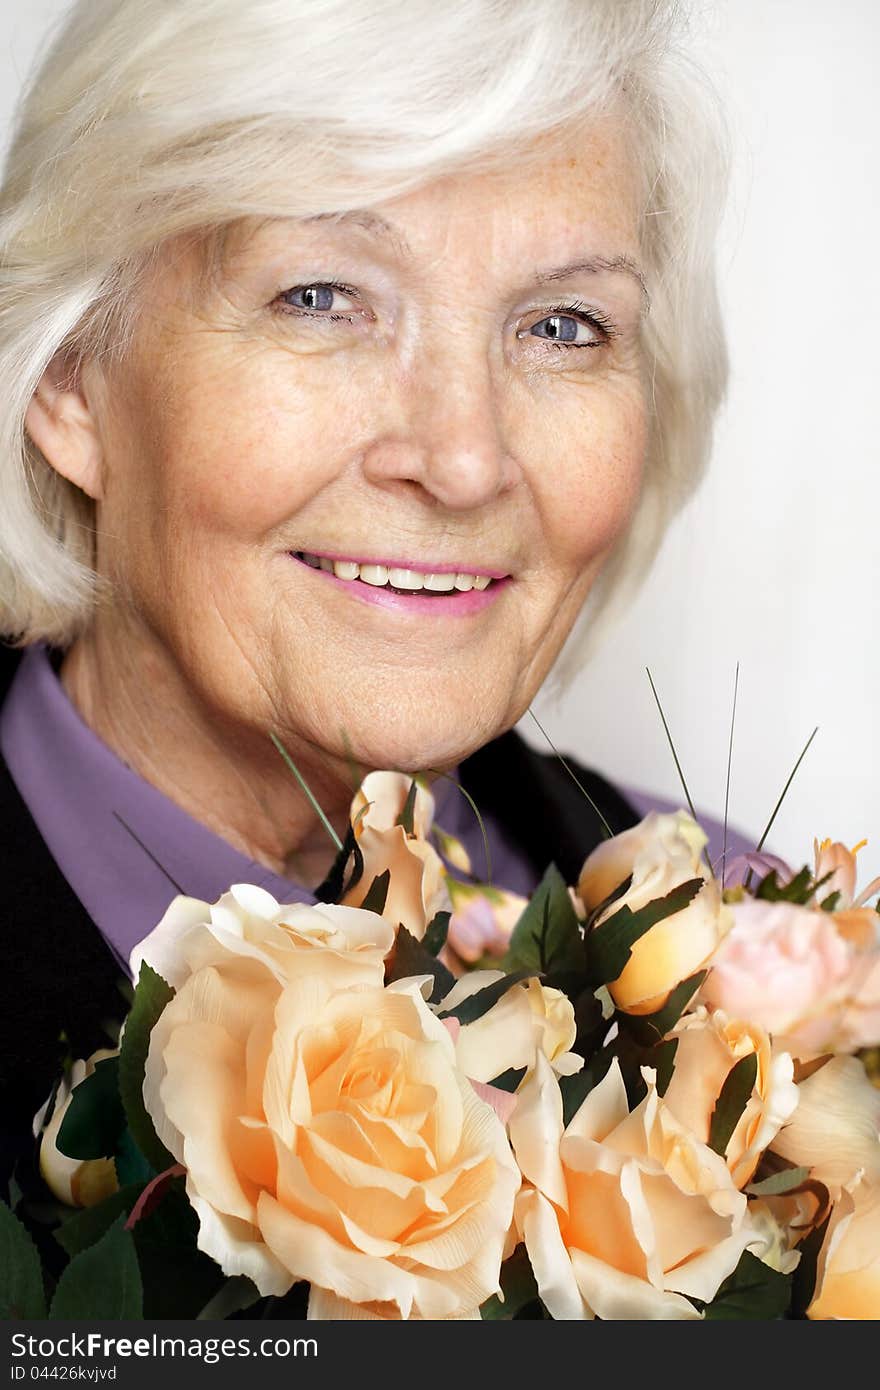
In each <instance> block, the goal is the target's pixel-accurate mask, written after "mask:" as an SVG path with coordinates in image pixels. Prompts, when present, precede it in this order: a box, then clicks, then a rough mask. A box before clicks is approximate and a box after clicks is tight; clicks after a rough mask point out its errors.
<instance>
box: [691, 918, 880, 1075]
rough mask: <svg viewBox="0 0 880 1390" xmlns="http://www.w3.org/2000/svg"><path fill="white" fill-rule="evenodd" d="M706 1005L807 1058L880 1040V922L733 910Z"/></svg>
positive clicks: (705, 997) (714, 965) (703, 995)
mask: <svg viewBox="0 0 880 1390" xmlns="http://www.w3.org/2000/svg"><path fill="white" fill-rule="evenodd" d="M700 998H701V999H702V1000H703V1001H704V1002H705V1003H707V1004H709V1005H711V1006H712V1007H713V1008H720V1009H724V1011H725V1012H726V1013H728V1014H730V1015H732V1016H733V1017H736V1018H748V1019H751V1020H752V1021H753V1022H754V1023H758V1024H760V1025H761V1026H762V1027H764V1028H765V1029H766V1030H767V1032H768V1033H771V1034H772V1035H773V1039H774V1042H775V1043H776V1044H777V1045H778V1046H779V1047H784V1048H785V1049H786V1050H787V1051H789V1052H791V1053H792V1054H793V1055H794V1056H795V1057H799V1058H802V1059H806V1058H812V1057H816V1056H819V1055H820V1054H821V1053H823V1052H853V1051H855V1050H856V1048H859V1047H864V1046H867V1045H869V1044H871V1043H875V1042H877V1041H880V916H878V915H877V913H876V912H874V911H873V910H872V909H867V908H863V909H851V910H847V911H842V912H823V911H821V909H819V908H815V907H809V906H806V907H801V906H798V905H797V904H794V903H787V902H765V901H763V900H757V899H752V898H746V899H745V900H744V901H743V902H740V903H735V904H733V929H732V930H731V932H730V934H729V935H728V936H727V938H726V940H725V941H724V942H723V943H722V945H721V946H720V947H719V949H718V951H717V953H716V955H715V958H714V960H713V961H712V969H711V971H710V972H709V975H708V977H707V978H706V980H705V981H704V983H703V987H702V989H701V991H700Z"/></svg>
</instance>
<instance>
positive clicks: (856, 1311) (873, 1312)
mask: <svg viewBox="0 0 880 1390" xmlns="http://www.w3.org/2000/svg"><path fill="white" fill-rule="evenodd" d="M807 1317H808V1318H813V1319H826V1318H846V1319H859V1320H864V1321H874V1320H876V1319H877V1318H880V1186H878V1185H877V1184H876V1183H871V1182H867V1181H865V1180H864V1179H859V1180H856V1181H855V1182H854V1183H853V1184H852V1185H851V1186H850V1187H848V1188H846V1189H845V1190H844V1192H843V1193H842V1194H841V1196H840V1198H839V1200H838V1201H837V1202H836V1203H835V1205H834V1209H833V1211H832V1213H831V1219H830V1220H829V1222H828V1230H827V1231H826V1233H825V1239H824V1241H823V1242H822V1249H821V1250H820V1252H819V1259H818V1262H817V1265H816V1288H815V1292H814V1294H813V1301H812V1303H811V1304H810V1306H809V1308H808V1309H807Z"/></svg>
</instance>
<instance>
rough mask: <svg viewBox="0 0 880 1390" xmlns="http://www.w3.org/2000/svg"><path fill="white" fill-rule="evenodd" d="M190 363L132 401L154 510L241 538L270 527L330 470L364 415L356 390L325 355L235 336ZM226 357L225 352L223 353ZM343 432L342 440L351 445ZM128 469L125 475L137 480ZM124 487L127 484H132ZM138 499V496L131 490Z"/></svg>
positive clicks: (198, 532) (201, 532)
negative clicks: (230, 345)
mask: <svg viewBox="0 0 880 1390" xmlns="http://www.w3.org/2000/svg"><path fill="white" fill-rule="evenodd" d="M218 357H219V360H212V359H211V357H210V356H209V357H208V358H207V359H206V360H204V361H202V362H201V363H191V364H190V365H189V366H188V367H187V369H186V371H180V370H177V371H175V372H174V375H173V378H172V379H171V380H169V376H168V374H165V373H163V374H162V375H163V376H164V378H165V380H164V382H163V381H162V380H161V379H160V378H154V381H155V382H156V385H157V386H158V388H159V389H158V390H156V389H154V390H150V391H149V396H148V399H146V400H144V399H142V400H140V401H138V402H137V409H136V412H135V413H134V419H133V422H132V423H133V424H134V426H135V428H136V430H137V431H138V435H139V437H140V439H141V440H142V441H143V443H144V446H145V449H146V452H147V454H148V456H149V457H148V458H147V459H146V460H144V461H143V463H142V464H140V465H139V471H140V473H141V478H142V477H143V471H144V470H146V471H148V472H149V475H150V478H151V484H152V487H153V491H154V501H155V504H156V512H155V514H156V515H158V516H160V517H163V518H165V521H164V522H163V525H167V523H168V521H169V519H172V518H173V519H174V521H175V522H176V523H177V527H176V529H179V525H180V523H181V522H183V521H185V523H186V524H187V525H188V526H189V527H190V530H191V537H190V538H191V540H192V541H193V542H194V543H197V541H198V538H199V536H203V537H204V536H205V535H206V533H207V534H212V535H214V536H215V537H216V538H224V539H226V540H227V541H233V542H234V540H235V539H236V538H239V539H241V540H242V542H245V541H247V542H253V541H258V540H260V539H262V538H264V537H267V536H269V535H270V534H271V533H272V532H273V531H274V530H276V529H277V528H278V527H280V526H282V525H283V524H284V523H285V522H286V521H288V520H289V519H290V518H291V517H293V516H295V515H296V514H297V512H299V511H300V510H301V509H302V508H303V507H305V506H306V505H307V504H308V503H309V502H310V500H311V499H312V498H313V497H314V496H315V495H316V494H317V493H319V492H320V491H321V489H322V488H323V487H324V486H325V485H326V484H327V483H328V482H330V481H331V480H332V478H333V477H334V476H336V475H337V474H338V473H339V471H340V468H341V467H344V460H345V458H346V455H347V453H348V452H349V451H350V441H351V440H352V439H353V438H355V437H356V433H357V421H358V420H359V419H360V418H361V416H362V409H360V408H359V395H358V393H357V392H356V391H353V390H352V389H351V382H350V379H349V381H348V389H345V387H346V383H345V382H344V381H341V380H339V376H340V373H339V372H338V371H336V370H328V365H329V364H328V363H327V362H326V361H323V362H320V361H318V362H316V361H315V360H310V359H297V358H295V357H293V355H292V354H288V353H283V352H280V351H278V350H277V349H276V348H269V349H267V348H266V347H264V346H262V345H259V344H257V345H254V346H253V348H252V349H248V348H247V347H243V346H242V345H241V344H238V345H236V346H235V347H234V349H233V350H232V351H226V352H223V353H221V354H218ZM224 359H225V360H224ZM346 441H348V442H349V444H348V449H347V448H346ZM137 471H138V470H129V475H130V476H129V480H128V481H129V484H131V483H134V492H141V483H140V482H139V481H137V480H136V479H135V477H134V473H136V472H137ZM128 491H129V492H131V491H132V488H131V486H129V488H128ZM133 500H134V501H135V502H136V504H137V506H138V510H140V509H142V506H143V497H142V495H141V497H140V500H139V501H138V499H137V498H133Z"/></svg>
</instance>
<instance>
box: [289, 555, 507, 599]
mask: <svg viewBox="0 0 880 1390" xmlns="http://www.w3.org/2000/svg"><path fill="white" fill-rule="evenodd" d="M299 556H300V559H301V560H305V562H306V564H307V565H311V566H312V568H313V569H322V570H327V571H328V573H332V574H335V575H336V578H337V579H360V580H362V582H363V583H364V584H372V585H374V586H375V587H376V588H382V587H383V585H386V584H390V585H391V587H392V588H394V589H411V590H417V589H428V590H430V591H432V592H434V593H438V594H439V593H449V591H450V590H452V589H460V590H461V591H462V592H467V590H468V589H488V587H489V585H490V584H491V582H492V581H491V579H490V577H489V575H488V574H467V573H464V572H462V573H461V574H452V573H447V574H432V573H431V572H430V571H423V570H403V569H394V568H389V567H388V566H386V565H358V564H356V563H355V561H354V560H331V559H329V558H328V557H327V556H326V555H311V554H309V553H308V552H307V551H300V552H299Z"/></svg>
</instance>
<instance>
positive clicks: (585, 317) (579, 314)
mask: <svg viewBox="0 0 880 1390" xmlns="http://www.w3.org/2000/svg"><path fill="white" fill-rule="evenodd" d="M554 315H561V316H564V317H566V318H572V319H577V320H578V322H579V323H585V324H586V325H587V327H588V328H595V330H596V332H597V333H599V334H601V336H602V342H601V343H555V342H554V341H553V340H552V338H544V339H542V340H541V341H542V342H545V343H546V344H547V346H548V347H554V348H562V349H563V351H565V350H568V349H570V348H597V347H602V345H603V343H608V342H610V341H611V339H612V338H616V337H617V329H616V328H615V326H614V323H613V322H612V320H611V319H610V318H608V316H607V314H603V313H602V311H601V310H600V309H587V307H586V305H585V304H584V302H583V300H580V299H574V300H572V301H571V303H569V304H551V306H550V308H549V309H546V310H544V312H543V313H542V315H541V318H539V319H535V323H533V324H532V325H531V326H532V328H534V327H535V324H538V323H542V322H543V320H544V319H552V318H553V316H554Z"/></svg>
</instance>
